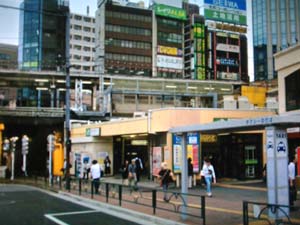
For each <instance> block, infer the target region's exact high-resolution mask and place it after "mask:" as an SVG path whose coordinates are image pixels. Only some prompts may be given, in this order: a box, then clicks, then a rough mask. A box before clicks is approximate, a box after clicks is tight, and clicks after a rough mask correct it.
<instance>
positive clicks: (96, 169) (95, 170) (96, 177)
mask: <svg viewBox="0 0 300 225" xmlns="http://www.w3.org/2000/svg"><path fill="white" fill-rule="evenodd" d="M91 178H92V179H93V181H92V182H93V186H94V188H95V193H96V194H98V193H99V186H100V178H101V166H100V164H99V163H98V161H97V160H93V161H92V166H91Z"/></svg>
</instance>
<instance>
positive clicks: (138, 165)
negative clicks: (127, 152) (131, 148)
mask: <svg viewBox="0 0 300 225" xmlns="http://www.w3.org/2000/svg"><path fill="white" fill-rule="evenodd" d="M135 166H136V179H137V182H139V181H140V176H141V173H142V170H143V169H144V167H143V163H142V160H141V159H140V158H139V157H136V158H135Z"/></svg>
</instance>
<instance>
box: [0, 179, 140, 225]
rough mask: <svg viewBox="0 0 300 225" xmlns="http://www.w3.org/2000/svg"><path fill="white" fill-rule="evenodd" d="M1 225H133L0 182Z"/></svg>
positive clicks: (43, 194)
mask: <svg viewBox="0 0 300 225" xmlns="http://www.w3.org/2000/svg"><path fill="white" fill-rule="evenodd" d="M0 224H1V225H56V224H60V225H79V224H80V225H112V224H115V225H137V224H136V223H133V222H132V221H128V220H123V219H120V218H118V217H113V216H111V215H108V214H104V213H102V212H99V211H96V210H92V209H90V208H87V207H83V206H80V205H77V204H73V203H72V202H68V201H65V200H63V199H60V198H56V197H55V196H54V195H50V194H47V193H46V192H43V191H39V190H37V189H34V188H30V187H27V186H18V185H1V184H0Z"/></svg>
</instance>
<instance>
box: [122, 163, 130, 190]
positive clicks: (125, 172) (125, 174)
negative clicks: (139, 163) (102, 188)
mask: <svg viewBox="0 0 300 225" xmlns="http://www.w3.org/2000/svg"><path fill="white" fill-rule="evenodd" d="M128 166H129V162H128V160H125V162H124V164H123V165H122V167H121V174H122V184H124V185H128Z"/></svg>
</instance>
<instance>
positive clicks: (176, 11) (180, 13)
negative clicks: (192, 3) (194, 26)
mask: <svg viewBox="0 0 300 225" xmlns="http://www.w3.org/2000/svg"><path fill="white" fill-rule="evenodd" d="M154 10H155V15H158V16H164V17H169V18H173V19H178V20H186V12H185V10H184V9H180V8H176V7H172V6H166V5H161V4H156V5H155V6H154Z"/></svg>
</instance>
